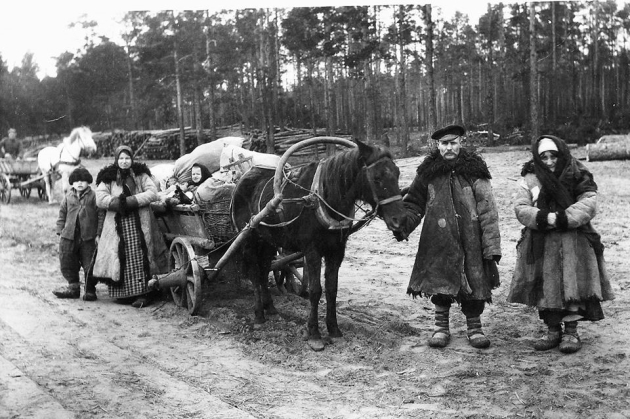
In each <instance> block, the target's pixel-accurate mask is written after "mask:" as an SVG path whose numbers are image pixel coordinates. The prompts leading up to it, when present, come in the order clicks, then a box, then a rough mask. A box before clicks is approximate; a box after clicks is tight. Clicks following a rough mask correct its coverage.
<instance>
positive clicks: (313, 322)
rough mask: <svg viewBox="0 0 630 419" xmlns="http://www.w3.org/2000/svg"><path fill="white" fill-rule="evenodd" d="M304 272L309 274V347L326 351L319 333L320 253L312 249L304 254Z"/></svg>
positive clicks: (320, 294)
mask: <svg viewBox="0 0 630 419" xmlns="http://www.w3.org/2000/svg"><path fill="white" fill-rule="evenodd" d="M304 260H305V265H304V272H308V273H307V275H308V278H309V281H308V288H309V295H308V299H309V301H310V302H311V310H310V312H309V315H308V323H307V334H308V335H307V337H308V344H309V346H310V347H311V348H312V349H313V350H315V351H321V350H323V349H324V342H323V341H322V336H321V334H320V333H319V325H318V309H319V299H320V298H321V296H322V284H321V282H320V280H319V278H320V275H321V272H322V258H321V255H320V254H319V252H318V251H317V250H316V249H314V248H311V249H309V250H308V251H305V252H304Z"/></svg>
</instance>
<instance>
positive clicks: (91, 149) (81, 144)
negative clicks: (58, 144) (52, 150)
mask: <svg viewBox="0 0 630 419" xmlns="http://www.w3.org/2000/svg"><path fill="white" fill-rule="evenodd" d="M68 142H69V145H70V146H71V147H73V148H77V149H78V150H79V154H83V155H88V156H89V155H90V154H92V153H95V152H96V143H95V142H94V139H93V138H92V131H91V130H90V129H89V128H88V127H77V128H75V129H73V130H72V132H71V133H70V136H69V137H68Z"/></svg>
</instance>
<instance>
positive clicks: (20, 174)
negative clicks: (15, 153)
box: [0, 159, 45, 204]
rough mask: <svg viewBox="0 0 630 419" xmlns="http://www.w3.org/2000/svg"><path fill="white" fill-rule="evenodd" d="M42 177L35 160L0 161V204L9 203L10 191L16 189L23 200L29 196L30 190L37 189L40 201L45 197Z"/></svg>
mask: <svg viewBox="0 0 630 419" xmlns="http://www.w3.org/2000/svg"><path fill="white" fill-rule="evenodd" d="M43 178H44V177H43V175H42V174H41V171H40V170H39V166H38V164H37V161H36V160H33V159H25V160H14V159H0V202H2V203H4V204H8V203H9V202H11V189H14V188H17V189H19V191H20V195H22V196H23V197H25V198H29V197H30V196H31V188H33V187H36V188H37V194H38V196H39V197H40V199H43V198H44V197H45V189H44V188H45V186H44V184H43Z"/></svg>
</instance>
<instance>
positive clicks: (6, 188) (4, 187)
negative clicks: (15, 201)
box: [0, 173, 11, 204]
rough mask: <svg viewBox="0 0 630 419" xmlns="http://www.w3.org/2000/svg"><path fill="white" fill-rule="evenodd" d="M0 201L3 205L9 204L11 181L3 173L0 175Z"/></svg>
mask: <svg viewBox="0 0 630 419" xmlns="http://www.w3.org/2000/svg"><path fill="white" fill-rule="evenodd" d="M0 201H2V203H3V204H8V203H9V202H11V180H10V179H9V177H8V176H7V175H5V174H4V173H0Z"/></svg>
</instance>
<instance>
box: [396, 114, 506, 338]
mask: <svg viewBox="0 0 630 419" xmlns="http://www.w3.org/2000/svg"><path fill="white" fill-rule="evenodd" d="M465 134H466V130H465V129H464V128H463V127H461V126H459V125H450V126H447V127H444V128H442V129H439V130H437V131H436V132H434V133H433V134H432V135H431V138H432V139H433V140H435V141H436V142H437V148H436V149H435V150H434V151H433V152H431V153H430V154H429V155H428V156H427V157H426V158H425V159H424V160H423V162H422V163H421V164H420V166H418V169H417V173H416V177H415V179H414V180H413V182H412V184H411V186H410V187H409V190H408V192H407V193H406V194H405V197H404V203H405V207H406V209H407V213H408V214H407V215H408V221H407V224H406V226H405V229H404V231H403V232H402V234H397V235H396V238H397V239H398V240H403V239H406V238H407V236H408V235H409V234H410V233H411V232H412V231H413V230H414V229H415V228H416V227H417V226H418V225H419V224H420V221H421V220H422V219H423V218H424V224H423V227H422V231H421V234H420V243H419V246H418V253H417V254H416V261H415V264H414V267H413V271H412V273H411V279H410V281H409V286H408V288H407V293H408V294H411V295H412V296H413V297H416V296H418V295H421V296H426V297H430V298H431V302H432V303H433V304H434V308H435V331H434V332H433V335H432V336H431V338H430V339H429V342H428V343H429V346H431V347H439V348H443V347H445V346H446V345H448V343H449V342H450V338H451V334H450V329H449V311H450V307H451V304H452V303H453V302H457V303H459V304H460V306H461V310H462V312H463V313H464V315H465V316H466V324H467V337H468V342H469V343H470V345H471V346H473V347H474V348H487V347H488V346H490V340H489V339H488V338H487V337H486V336H485V334H484V332H483V330H482V327H481V317H480V316H481V314H482V313H483V311H484V307H485V303H486V302H492V294H491V292H492V289H494V288H496V287H498V286H499V284H500V282H499V274H498V271H497V267H496V263H498V262H499V260H500V259H501V238H500V234H499V216H498V213H497V209H496V206H495V203H494V197H493V194H492V186H491V184H490V179H491V176H490V172H489V171H488V167H487V165H486V163H485V161H484V160H483V158H482V157H481V156H480V155H478V154H477V153H475V152H473V151H469V150H466V149H464V148H462V145H461V140H462V138H463V137H464V135H465Z"/></svg>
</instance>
